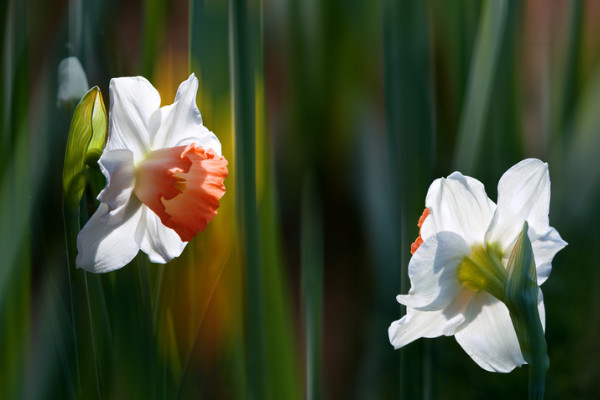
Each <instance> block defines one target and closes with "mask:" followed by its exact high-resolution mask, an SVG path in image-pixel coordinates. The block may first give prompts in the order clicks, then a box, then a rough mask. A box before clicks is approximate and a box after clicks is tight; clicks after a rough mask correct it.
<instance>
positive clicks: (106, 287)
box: [0, 0, 600, 399]
mask: <svg viewBox="0 0 600 400" xmlns="http://www.w3.org/2000/svg"><path fill="white" fill-rule="evenodd" d="M0 18H1V20H2V25H1V26H2V29H1V30H0V46H1V49H2V62H1V64H0V68H1V73H2V75H1V78H0V132H1V135H0V136H1V137H0V398H3V399H13V398H15V399H16V398H34V399H37V398H43V399H46V398H48V399H51V398H57V399H69V398H82V399H90V398H123V399H136V398H144V399H146V398H150V399H155V398H156V399H157V398H209V399H212V398H218V399H221V398H223V399H238V398H246V397H250V398H257V399H263V398H265V399H294V398H303V397H307V398H312V399H319V398H324V399H339V398H343V399H346V398H347V399H391V398H405V399H420V398H424V399H477V398H488V399H495V398H498V399H503V398H507V397H508V396H510V397H514V396H517V398H524V397H525V396H526V394H525V393H527V367H523V368H520V369H516V370H515V371H513V372H512V373H510V374H493V373H489V372H486V371H484V370H482V369H480V368H479V367H478V366H477V365H476V364H475V363H474V362H473V361H472V360H471V359H470V358H469V357H468V355H466V354H465V353H464V352H463V351H462V349H461V348H460V346H459V345H458V344H457V343H456V341H455V340H454V339H453V338H452V337H450V338H445V337H443V338H437V339H421V340H419V341H417V342H415V343H412V344H410V345H409V346H407V347H406V348H404V349H402V350H399V351H395V350H393V348H392V346H391V345H390V344H389V341H388V336H387V327H388V326H389V324H390V323H391V322H392V321H394V320H396V319H399V318H400V316H401V315H402V314H401V313H402V312H403V311H402V310H401V308H400V306H399V305H398V304H397V303H396V300H395V296H396V295H397V294H399V293H401V292H402V293H406V292H407V291H408V288H409V285H410V283H409V281H408V278H407V264H408V260H409V258H410V253H409V250H410V243H411V242H412V241H413V240H414V238H415V237H416V236H417V234H418V228H417V226H416V223H417V220H418V218H419V216H420V215H421V212H422V210H423V207H424V201H425V194H426V191H427V188H428V186H429V184H430V183H431V182H432V180H433V179H435V178H437V177H440V176H447V175H449V174H450V173H451V172H453V171H455V170H459V171H461V172H463V173H465V174H467V175H471V176H474V177H476V178H477V179H479V180H481V181H482V182H484V184H485V185H486V190H487V192H488V195H489V196H490V197H491V198H492V199H495V198H496V184H497V181H498V179H499V178H500V176H501V175H502V173H503V172H504V171H505V170H506V169H508V168H509V167H510V166H512V165H513V164H515V163H517V162H518V161H520V160H521V159H523V158H527V157H537V158H540V159H542V160H544V161H546V162H548V164H549V168H550V177H551V180H552V200H551V215H550V223H551V225H552V226H554V227H555V228H557V230H558V231H559V232H560V233H561V235H562V237H563V238H564V239H565V240H566V241H567V242H569V246H568V247H566V248H565V249H564V250H563V251H562V252H560V253H559V254H558V255H557V256H556V258H555V261H554V263H553V272H552V274H551V276H550V279H549V280H548V281H547V283H546V284H544V286H543V290H544V297H545V304H546V317H547V324H546V327H547V328H546V338H547V342H548V351H549V356H550V362H551V366H550V370H549V374H548V379H547V388H546V397H547V398H549V399H582V398H598V397H600V362H598V360H599V359H600V340H598V338H600V290H599V289H600V229H599V227H600V216H599V213H598V212H597V209H598V207H597V205H598V204H599V202H600V190H599V187H600V112H599V111H600V58H599V56H600V25H599V24H597V21H598V20H599V18H600V3H598V2H593V1H589V2H583V1H576V0H573V1H555V2H551V3H548V2H545V1H543V0H530V1H525V2H521V1H516V0H513V1H501V0H497V1H493V0H487V1H477V2H476V1H458V0H457V1H443V0H428V1H394V0H381V1H358V0H346V1H342V0H327V1H319V0H264V1H262V2H261V1H258V0H253V1H241V0H230V1H226V0H190V1H183V0H174V1H166V0H145V1H123V2H119V1H115V0H104V1H101V0H88V1H83V0H71V1H64V0H45V1H42V0H24V1H18V0H6V1H3V2H2V3H1V4H0ZM67 56H76V57H77V58H78V59H79V60H80V61H81V63H82V65H83V67H84V69H85V72H86V74H87V79H88V82H89V85H90V86H94V85H98V86H99V87H100V89H101V90H102V92H103V97H104V100H105V102H106V105H107V108H108V101H109V99H108V82H109V80H110V79H111V78H112V77H118V76H129V75H143V76H145V77H147V78H148V79H149V80H150V81H151V82H152V83H153V84H154V85H155V86H156V87H157V89H158V90H159V92H160V94H161V97H162V99H163V103H162V104H163V105H166V104H170V103H171V102H172V99H173V98H174V95H175V92H176V90H177V86H178V85H179V83H180V82H181V81H183V80H184V79H186V78H187V77H188V76H189V74H190V73H191V72H194V73H195V74H196V76H198V78H199V80H200V90H199V93H198V99H197V102H198V106H199V108H200V111H201V113H202V116H203V120H204V124H205V125H206V126H207V127H208V128H209V129H210V130H212V131H213V132H215V133H216V135H217V136H218V137H219V139H220V140H221V142H222V144H223V153H224V155H225V156H226V158H227V159H228V160H229V171H230V175H229V178H228V179H227V180H226V182H225V184H226V187H227V193H226V195H225V196H224V198H223V200H222V203H221V208H220V210H219V215H218V216H217V217H216V218H215V220H214V221H213V222H212V223H211V224H210V225H209V227H208V229H207V230H206V231H205V232H204V233H202V234H200V235H198V236H197V237H196V238H195V239H194V240H193V241H192V242H191V243H190V244H189V245H188V246H187V248H186V250H185V252H184V253H183V255H182V256H181V257H180V258H178V259H175V260H174V261H172V262H171V263H169V264H168V265H166V266H163V265H149V262H148V260H147V257H146V256H145V255H144V254H140V255H139V256H138V257H137V258H136V259H135V260H134V261H133V262H132V263H131V264H130V265H129V266H127V267H125V268H123V269H121V270H118V271H115V272H112V273H108V274H105V275H92V274H85V273H84V272H83V271H82V270H75V269H74V268H72V269H71V270H70V271H69V270H68V267H67V259H66V253H65V239H64V228H63V220H62V215H61V210H62V205H61V202H62V195H61V185H62V184H61V174H62V165H63V157H64V148H65V144H66V139H67V134H68V132H69V125H70V119H71V112H72V109H71V110H68V109H65V108H64V107H62V108H61V107H58V106H57V98H56V94H57V85H58V83H57V68H58V64H59V62H60V61H61V60H62V59H63V58H65V57H67ZM94 196H95V193H92V191H91V190H89V191H88V193H87V194H86V197H87V202H84V211H86V210H87V212H89V213H91V212H93V210H94V208H95V204H94V200H93V199H94Z"/></svg>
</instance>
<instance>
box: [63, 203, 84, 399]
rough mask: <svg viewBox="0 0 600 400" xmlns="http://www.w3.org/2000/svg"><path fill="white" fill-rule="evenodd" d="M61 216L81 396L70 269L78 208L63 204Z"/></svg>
mask: <svg viewBox="0 0 600 400" xmlns="http://www.w3.org/2000/svg"><path fill="white" fill-rule="evenodd" d="M63 218H64V222H65V242H66V244H67V279H68V284H69V306H70V307H69V308H70V311H71V330H72V333H73V343H74V348H75V372H76V377H77V392H78V393H79V396H81V372H80V369H79V349H78V347H79V346H78V345H77V329H76V327H75V309H74V306H73V304H74V302H73V283H72V282H73V281H72V279H71V269H72V268H75V260H76V257H77V234H78V232H79V228H80V225H79V208H70V207H66V206H63Z"/></svg>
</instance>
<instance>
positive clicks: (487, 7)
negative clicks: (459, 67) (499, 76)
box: [454, 0, 508, 174]
mask: <svg viewBox="0 0 600 400" xmlns="http://www.w3.org/2000/svg"><path fill="white" fill-rule="evenodd" d="M507 8H508V1H506V0H498V1H492V0H487V1H486V2H485V4H484V5H483V8H482V10H481V14H480V18H479V28H478V32H477V42H476V44H475V49H474V51H473V57H472V59H471V66H470V77H469V83H468V87H467V91H466V94H465V96H466V99H465V101H464V102H463V108H462V114H461V120H460V126H459V128H458V138H457V144H456V150H455V153H454V168H455V169H457V170H459V171H461V172H463V173H465V174H473V172H474V168H475V164H476V162H477V155H478V154H479V152H480V150H481V149H480V147H481V142H482V137H483V134H484V132H483V129H484V126H485V119H486V117H487V113H488V110H489V103H490V96H491V90H492V87H493V82H494V77H495V70H496V67H497V60H498V54H499V51H500V46H501V43H502V39H503V35H504V27H505V24H506V15H507Z"/></svg>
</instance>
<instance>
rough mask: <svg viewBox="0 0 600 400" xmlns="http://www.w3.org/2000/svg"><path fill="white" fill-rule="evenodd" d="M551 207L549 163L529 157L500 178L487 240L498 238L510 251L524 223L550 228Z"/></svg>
mask: <svg viewBox="0 0 600 400" xmlns="http://www.w3.org/2000/svg"><path fill="white" fill-rule="evenodd" d="M549 207H550V176H549V174H548V164H546V163H543V162H541V161H540V160H537V159H532V158H530V159H526V160H523V161H521V162H520V163H518V164H516V165H514V166H513V167H511V168H510V169H509V170H508V171H506V172H505V173H504V175H502V178H500V182H498V206H497V208H496V212H495V214H494V217H493V219H492V222H491V225H490V227H489V229H488V232H487V233H486V235H485V239H486V241H487V242H489V243H492V242H497V243H499V244H500V245H501V246H502V248H503V249H504V250H505V251H506V252H509V250H511V249H512V246H513V245H514V242H515V241H516V239H517V237H518V236H519V233H520V232H521V229H522V228H523V223H524V222H525V221H527V222H528V223H529V226H530V227H531V228H532V229H533V230H534V231H536V232H546V231H547V230H548V229H549V225H548V210H549Z"/></svg>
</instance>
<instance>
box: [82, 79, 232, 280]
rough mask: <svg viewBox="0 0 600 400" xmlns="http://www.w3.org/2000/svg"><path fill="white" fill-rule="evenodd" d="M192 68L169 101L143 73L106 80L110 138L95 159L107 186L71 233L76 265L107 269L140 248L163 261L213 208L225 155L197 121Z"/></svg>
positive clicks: (224, 172) (176, 251)
mask: <svg viewBox="0 0 600 400" xmlns="http://www.w3.org/2000/svg"><path fill="white" fill-rule="evenodd" d="M197 90H198V80H197V79H196V77H195V76H194V74H192V75H191V76H190V77H189V78H188V80H186V81H184V82H183V83H182V84H181V85H180V86H179V89H178V91H177V95H176V97H175V101H174V103H173V104H171V105H168V106H164V107H160V95H159V94H158V92H157V91H156V89H155V88H154V87H153V86H152V85H151V84H150V82H148V81H147V80H146V79H145V78H142V77H128V78H115V79H112V80H111V82H110V111H109V137H108V142H107V144H106V148H105V149H104V153H103V154H102V156H101V157H100V160H99V161H98V164H99V165H100V168H101V170H102V173H103V174H104V176H105V177H106V187H105V188H104V190H102V192H100V194H99V195H98V200H100V202H101V203H100V206H99V207H98V210H97V211H96V212H95V213H94V215H93V216H92V217H91V218H90V220H89V221H88V223H87V224H86V225H85V226H84V227H83V229H82V230H81V232H80V233H79V236H78V237H77V250H78V253H79V254H78V255H77V261H76V263H77V267H79V268H83V269H85V270H88V271H91V272H108V271H112V270H115V269H118V268H121V267H123V266H125V265H126V264H127V263H129V262H130V261H131V260H132V259H133V258H134V257H135V255H136V254H137V253H138V251H139V250H142V251H143V252H145V253H146V254H148V257H149V258H150V261H152V262H155V263H166V262H168V261H170V260H171V259H173V258H175V257H177V256H179V255H180V254H181V252H182V251H183V249H184V247H185V245H186V244H187V242H188V241H189V240H191V239H192V238H193V237H194V236H195V235H196V234H197V233H198V231H203V230H204V229H205V228H206V224H208V222H210V221H211V220H212V219H213V217H214V216H215V215H216V214H217V208H218V207H219V199H220V198H221V197H222V196H223V194H224V193H225V187H224V185H223V180H224V179H225V178H226V177H227V160H226V159H225V158H224V157H223V156H222V155H221V143H220V142H219V140H218V139H217V137H216V136H215V135H214V134H213V133H212V132H210V131H209V130H208V129H207V128H206V127H204V125H202V117H201V116H200V111H198V107H197V106H196V92H197Z"/></svg>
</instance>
